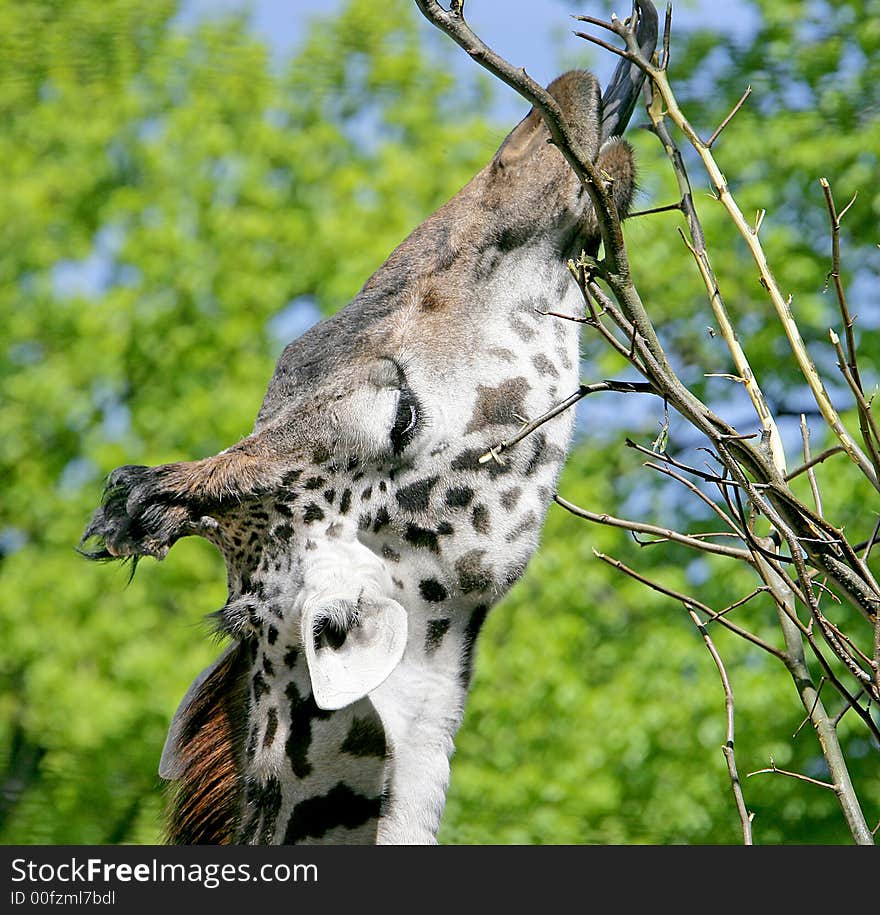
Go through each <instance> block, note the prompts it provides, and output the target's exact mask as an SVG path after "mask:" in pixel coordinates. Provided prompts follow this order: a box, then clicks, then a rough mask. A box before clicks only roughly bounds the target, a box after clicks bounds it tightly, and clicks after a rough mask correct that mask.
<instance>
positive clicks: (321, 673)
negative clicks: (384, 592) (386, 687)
mask: <svg viewBox="0 0 880 915" xmlns="http://www.w3.org/2000/svg"><path fill="white" fill-rule="evenodd" d="M406 633H407V621H406V611H405V610H404V609H403V607H401V605H400V604H398V603H397V601H394V600H390V599H388V598H380V599H376V600H372V599H369V598H365V597H361V599H360V600H359V601H358V602H357V605H355V604H354V603H353V602H352V601H347V600H336V601H332V602H330V603H320V604H317V603H316V604H314V605H312V606H309V605H306V607H305V608H304V609H303V614H302V640H303V645H304V646H305V651H306V661H307V663H308V665H309V676H310V677H311V680H312V695H313V697H314V699H315V703H316V704H317V706H318V708H322V709H340V708H344V707H345V706H346V705H351V703H352V702H356V701H357V700H358V699H362V698H363V697H364V696H366V695H367V693H369V692H371V691H372V690H374V689H376V687H377V686H379V685H381V684H382V683H384V682H385V680H386V679H387V678H388V676H389V675H390V674H391V672H392V671H393V670H394V668H395V667H397V665H398V664H399V663H400V659H401V658H402V657H403V651H404V649H405V648H406Z"/></svg>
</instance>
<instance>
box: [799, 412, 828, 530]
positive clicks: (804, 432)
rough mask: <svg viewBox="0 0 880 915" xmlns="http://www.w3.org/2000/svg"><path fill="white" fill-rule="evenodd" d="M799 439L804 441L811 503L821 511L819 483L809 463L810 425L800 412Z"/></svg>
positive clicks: (818, 511)
mask: <svg viewBox="0 0 880 915" xmlns="http://www.w3.org/2000/svg"><path fill="white" fill-rule="evenodd" d="M801 440H802V441H803V443H804V466H805V467H807V479H808V480H809V481H810V491H811V492H812V493H813V503H814V504H815V506H816V514H817V515H821V514H823V512H822V496H821V495H820V493H819V484H818V483H817V482H816V474H815V472H814V471H813V468H812V466H808V465H809V464H810V427H809V426H808V425H807V417H806V416H804V414H803V413H801Z"/></svg>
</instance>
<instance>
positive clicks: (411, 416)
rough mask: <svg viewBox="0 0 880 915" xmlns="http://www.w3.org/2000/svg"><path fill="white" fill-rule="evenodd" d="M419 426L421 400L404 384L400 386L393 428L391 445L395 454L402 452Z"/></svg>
mask: <svg viewBox="0 0 880 915" xmlns="http://www.w3.org/2000/svg"><path fill="white" fill-rule="evenodd" d="M418 428H419V402H418V400H417V399H416V395H415V394H413V392H412V390H411V389H410V388H409V387H408V386H407V385H406V384H403V385H401V387H400V398H399V400H398V401H397V414H396V415H395V417H394V426H393V428H392V429H391V433H390V438H391V445H392V447H393V448H394V453H395V454H402V453H403V450H404V449H405V448H406V446H407V445H408V444H409V443H410V442H411V441H412V440H413V438H414V437H415V435H416V432H417V431H418Z"/></svg>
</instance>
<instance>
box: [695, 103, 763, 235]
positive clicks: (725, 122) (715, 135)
mask: <svg viewBox="0 0 880 915" xmlns="http://www.w3.org/2000/svg"><path fill="white" fill-rule="evenodd" d="M751 94H752V87H751V86H748V87H746V91H745V92H743V94H742V97H741V98H740V100H739V101H738V102H737V103H736V104H735V105H734V106H733V109H732V110H731V112H730V114H729V115H727V117H726V118H725V119H724V120H723V121H722V122H721V123H720V124H719V125H718V129H717V130H716V131H715V133H713V134H712V136H711V137H709V139H708V140H706V146H707V148H708V149H711V148H712V144H713V143H714V142H715V141H716V140H717V139H718V137H720V136H721V131H722V130H724V128H725V127H727V125H728V124H729V123H730V122H731V121H732V120H733V119H734V117H735V116H736V113H737V112H738V111H739V110H740V108H742V106H743V105H744V104H745V102H746V99H747V98H748V97H749V96H750V95H751ZM755 231H756V232H757V231H758V230H757V228H756V229H755Z"/></svg>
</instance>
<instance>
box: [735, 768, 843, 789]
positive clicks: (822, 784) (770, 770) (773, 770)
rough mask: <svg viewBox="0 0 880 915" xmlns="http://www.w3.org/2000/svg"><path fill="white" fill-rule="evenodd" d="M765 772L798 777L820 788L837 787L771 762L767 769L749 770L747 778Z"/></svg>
mask: <svg viewBox="0 0 880 915" xmlns="http://www.w3.org/2000/svg"><path fill="white" fill-rule="evenodd" d="M765 774H776V775H787V776H789V778H797V779H800V781H802V782H809V783H810V784H811V785H818V787H820V788H830V789H831V790H832V791H835V790H836V788H835V786H834V785H832V784H831V783H830V782H820V781H819V779H817V778H810V776H809V775H801V773H800V772H789V771H788V769H780V768H779V767H778V766H777V765H775V764H774V763H772V762H771V765H770V766H769V768H767V769H757V770H756V771H754V772H748V773H747V774H746V778H751V777H752V776H753V775H765Z"/></svg>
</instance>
